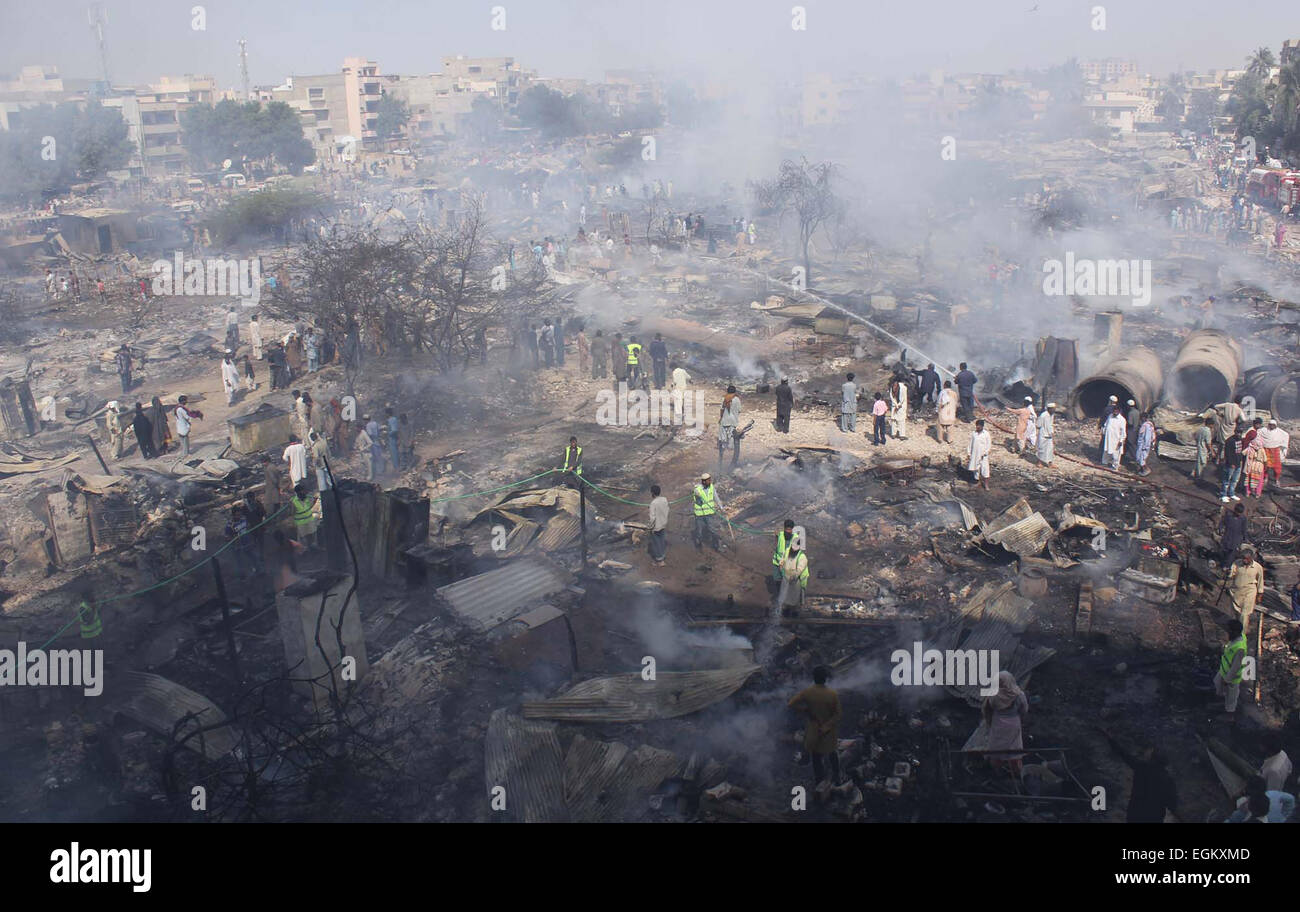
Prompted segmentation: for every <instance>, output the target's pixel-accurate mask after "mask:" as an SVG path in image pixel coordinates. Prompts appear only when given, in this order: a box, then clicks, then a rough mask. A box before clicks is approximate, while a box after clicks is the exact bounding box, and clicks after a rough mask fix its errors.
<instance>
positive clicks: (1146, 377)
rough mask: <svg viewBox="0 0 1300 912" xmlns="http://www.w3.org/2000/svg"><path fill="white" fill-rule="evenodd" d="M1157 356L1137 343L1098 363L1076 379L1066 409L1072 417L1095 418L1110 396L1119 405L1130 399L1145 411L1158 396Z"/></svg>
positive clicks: (1158, 362)
mask: <svg viewBox="0 0 1300 912" xmlns="http://www.w3.org/2000/svg"><path fill="white" fill-rule="evenodd" d="M1163 379H1164V377H1163V371H1162V370H1161V367H1160V356H1159V355H1157V354H1156V353H1155V352H1153V351H1152V350H1151V349H1149V348H1146V347H1144V346H1141V345H1138V346H1134V347H1133V348H1130V349H1128V350H1127V351H1126V352H1124V354H1122V355H1120V356H1119V357H1118V358H1113V359H1111V360H1110V361H1108V362H1106V363H1105V364H1104V365H1102V367H1101V369H1100V370H1098V371H1096V372H1095V373H1093V374H1092V375H1091V376H1088V377H1085V378H1084V379H1083V380H1081V381H1079V385H1078V386H1076V387H1075V388H1074V392H1072V393H1071V394H1070V412H1071V414H1073V415H1074V417H1075V418H1097V417H1099V416H1100V415H1101V413H1102V411H1103V410H1104V409H1105V408H1106V403H1107V402H1109V401H1110V397H1111V396H1115V397H1116V398H1117V399H1119V402H1120V405H1123V404H1124V403H1126V402H1127V401H1128V400H1130V399H1132V400H1133V401H1134V402H1136V403H1137V407H1138V408H1139V409H1140V410H1141V411H1144V412H1145V411H1148V410H1149V409H1150V408H1151V407H1152V406H1154V405H1155V404H1156V400H1157V399H1159V398H1160V385H1161V382H1162V381H1163Z"/></svg>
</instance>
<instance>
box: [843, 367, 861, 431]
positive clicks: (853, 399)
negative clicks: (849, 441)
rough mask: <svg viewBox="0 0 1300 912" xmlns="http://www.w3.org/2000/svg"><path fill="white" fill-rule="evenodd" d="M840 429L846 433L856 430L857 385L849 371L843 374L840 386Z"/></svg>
mask: <svg viewBox="0 0 1300 912" xmlns="http://www.w3.org/2000/svg"><path fill="white" fill-rule="evenodd" d="M840 430H841V431H843V432H844V433H846V434H856V433H857V431H858V385H857V384H856V383H854V382H853V374H851V373H850V374H845V375H844V383H843V384H842V385H841V386H840Z"/></svg>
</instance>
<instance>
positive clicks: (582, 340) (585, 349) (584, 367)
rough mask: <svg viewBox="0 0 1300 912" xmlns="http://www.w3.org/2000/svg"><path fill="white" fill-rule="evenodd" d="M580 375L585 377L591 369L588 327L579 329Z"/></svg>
mask: <svg viewBox="0 0 1300 912" xmlns="http://www.w3.org/2000/svg"><path fill="white" fill-rule="evenodd" d="M577 343H578V376H579V377H585V376H587V374H588V372H589V371H590V370H591V343H590V342H588V341H587V329H586V327H585V326H584V327H583V328H581V329H579V330H578V336H577Z"/></svg>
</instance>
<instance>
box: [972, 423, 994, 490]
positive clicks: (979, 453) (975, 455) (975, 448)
mask: <svg viewBox="0 0 1300 912" xmlns="http://www.w3.org/2000/svg"><path fill="white" fill-rule="evenodd" d="M992 449H993V438H992V437H990V436H989V432H988V431H986V430H984V419H983V418H980V419H979V420H978V421H976V422H975V433H973V434H971V435H970V449H968V450H967V456H968V459H967V460H966V470H967V471H968V472H970V473H971V474H972V475H973V476H975V478H974V480H975V481H976V482H978V483H979V486H980V487H981V488H983V489H984V490H986V491H987V490H988V489H989V453H990V452H991V451H992Z"/></svg>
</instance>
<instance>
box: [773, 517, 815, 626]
mask: <svg viewBox="0 0 1300 912" xmlns="http://www.w3.org/2000/svg"><path fill="white" fill-rule="evenodd" d="M803 540H804V531H803V529H802V528H800V527H798V526H796V527H795V529H794V530H793V532H792V534H791V536H790V547H789V548H788V549H787V550H786V552H785V557H783V558H782V559H781V586H780V588H779V589H778V590H777V595H776V603H777V608H779V609H780V610H781V611H782V612H784V611H785V610H786V609H787V608H802V607H803V604H804V600H805V599H806V598H807V595H808V576H809V573H808V555H807V553H805V551H804V546H803Z"/></svg>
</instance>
